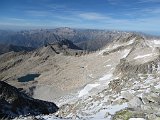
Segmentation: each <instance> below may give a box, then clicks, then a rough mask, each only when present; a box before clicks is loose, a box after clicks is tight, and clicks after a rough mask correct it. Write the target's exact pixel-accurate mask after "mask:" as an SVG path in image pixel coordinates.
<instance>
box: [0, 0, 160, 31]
mask: <svg viewBox="0 0 160 120" xmlns="http://www.w3.org/2000/svg"><path fill="white" fill-rule="evenodd" d="M0 26H1V29H6V28H7V29H25V28H54V27H65V26H66V27H73V28H96V29H116V30H130V31H142V32H152V33H160V0H0Z"/></svg>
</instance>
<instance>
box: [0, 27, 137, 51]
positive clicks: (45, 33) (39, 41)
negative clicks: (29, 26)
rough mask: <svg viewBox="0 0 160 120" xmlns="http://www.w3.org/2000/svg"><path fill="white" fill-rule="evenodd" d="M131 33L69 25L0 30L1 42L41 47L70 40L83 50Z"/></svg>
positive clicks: (92, 49) (92, 48) (98, 46)
mask: <svg viewBox="0 0 160 120" xmlns="http://www.w3.org/2000/svg"><path fill="white" fill-rule="evenodd" d="M130 34H135V33H130ZM130 34H129V33H128V32H120V31H106V30H94V29H72V28H68V27H62V28H56V29H39V30H23V31H17V32H15V31H6V30H0V43H1V44H12V45H16V46H24V47H31V48H39V47H42V46H43V45H46V44H51V43H53V42H55V41H62V40H69V41H71V42H73V43H74V44H75V45H77V46H78V47H79V48H81V49H83V50H88V51H96V50H98V49H101V48H103V47H104V46H105V45H106V44H107V43H109V42H112V41H113V40H116V39H117V40H118V39H123V38H126V37H127V36H128V37H129V36H130ZM136 34H137V33H136Z"/></svg>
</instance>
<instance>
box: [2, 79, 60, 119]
mask: <svg viewBox="0 0 160 120" xmlns="http://www.w3.org/2000/svg"><path fill="white" fill-rule="evenodd" d="M57 110H58V107H57V106H56V105H55V104H54V103H51V102H46V101H42V100H38V99H33V98H31V97H28V96H27V95H25V94H24V93H21V92H19V90H18V89H17V88H15V87H13V86H10V85H9V84H7V83H5V82H2V81H0V118H4V117H7V118H14V117H17V116H19V115H39V114H49V113H54V112H56V111H57Z"/></svg>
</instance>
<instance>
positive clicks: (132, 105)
mask: <svg viewBox="0 0 160 120" xmlns="http://www.w3.org/2000/svg"><path fill="white" fill-rule="evenodd" d="M142 104H143V103H142V101H141V99H139V98H138V97H133V98H132V99H131V100H130V101H129V102H128V107H129V108H138V107H140V106H141V105H142Z"/></svg>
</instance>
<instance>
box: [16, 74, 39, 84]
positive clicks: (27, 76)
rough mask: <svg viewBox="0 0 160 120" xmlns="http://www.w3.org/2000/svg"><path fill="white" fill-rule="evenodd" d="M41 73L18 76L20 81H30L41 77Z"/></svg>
mask: <svg viewBox="0 0 160 120" xmlns="http://www.w3.org/2000/svg"><path fill="white" fill-rule="evenodd" d="M40 75H41V74H27V75H25V76H22V77H20V78H18V82H29V81H34V80H35V78H37V77H39V76H40Z"/></svg>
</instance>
